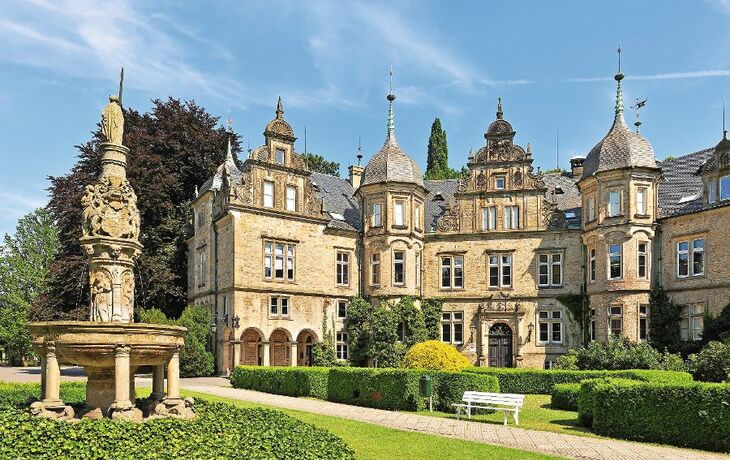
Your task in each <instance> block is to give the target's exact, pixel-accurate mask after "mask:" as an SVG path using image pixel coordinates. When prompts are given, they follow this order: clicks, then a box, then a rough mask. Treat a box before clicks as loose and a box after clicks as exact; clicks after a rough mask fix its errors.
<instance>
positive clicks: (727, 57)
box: [0, 0, 730, 233]
mask: <svg viewBox="0 0 730 460" xmlns="http://www.w3.org/2000/svg"><path fill="white" fill-rule="evenodd" d="M729 24H730V0H713V1H704V2H702V1H696V2H695V1H669V0H663V1H645V2H636V1H611V2H598V1H578V0H576V1H550V2H547V1H530V2H528V1H525V2H486V1H480V2H477V1H474V2H469V1H460V2H446V1H438V2H437V1H433V2H426V1H405V2H344V1H306V2H304V1H303V2H284V1H272V0H268V1H260V2H259V1H254V2H238V1H229V2H222V1H221V2H215V3H212V2H210V4H208V2H205V3H203V2H199V3H192V2H183V1H168V2H163V1H156V2H142V1H134V0H116V1H115V2H94V1H82V0H77V1H63V0H58V1H54V0H29V1H20V0H19V1H12V0H3V1H2V3H0V43H1V44H2V45H1V46H0V69H2V70H1V71H0V160H2V162H1V163H0V165H1V166H0V233H4V232H8V231H11V230H12V229H13V228H14V226H15V221H16V220H17V218H18V217H20V216H21V215H23V214H24V213H25V212H27V211H29V210H31V209H32V208H33V207H36V206H40V205H43V204H44V203H45V201H46V199H47V197H46V191H45V189H46V187H47V186H48V183H47V181H46V176H48V175H62V174H64V173H66V172H67V171H68V170H69V168H70V167H71V166H72V165H73V163H74V161H75V154H76V152H75V149H74V148H73V146H74V145H75V144H78V143H81V142H84V141H86V140H87V139H88V138H89V132H90V131H92V130H93V129H94V127H95V123H96V122H97V120H98V119H99V116H100V115H99V114H100V111H101V109H102V108H103V105H104V104H105V102H106V96H107V95H108V94H110V93H114V92H116V86H117V79H118V73H119V68H120V67H121V66H124V67H125V93H124V102H125V105H127V106H131V107H134V108H136V109H138V110H147V109H148V108H149V107H150V103H149V100H150V99H151V98H164V97H167V96H168V95H169V96H174V97H178V98H183V99H195V101H196V102H198V103H199V104H201V105H203V106H204V107H206V108H207V109H208V110H209V111H210V112H211V113H213V114H216V115H219V116H221V118H222V120H224V119H225V118H226V117H227V116H228V114H229V112H230V116H231V118H232V119H233V123H234V129H235V130H236V131H238V132H239V133H241V134H242V135H243V136H244V145H245V143H246V142H250V145H251V146H252V147H253V146H257V145H260V144H261V143H262V140H263V136H262V134H261V132H262V131H263V127H264V125H265V124H266V122H267V121H268V120H270V119H271V118H272V117H273V112H274V108H275V103H276V98H277V96H279V95H281V96H282V97H283V98H284V107H285V111H286V113H285V116H286V118H287V119H288V120H289V121H290V122H291V124H292V126H293V128H294V130H295V134H296V135H297V136H298V137H299V141H298V149H299V150H303V148H304V145H303V138H304V127H305V125H306V127H307V133H308V141H307V144H308V145H307V147H308V150H309V151H311V152H316V153H320V154H322V155H324V156H325V157H327V158H329V159H331V160H335V161H338V162H340V163H341V164H342V166H343V168H342V170H343V174H344V173H346V166H347V165H348V164H350V163H352V162H353V161H355V155H356V153H357V152H356V150H357V142H358V137H362V145H363V151H364V154H365V161H367V159H368V158H369V157H370V156H371V155H372V154H373V153H374V152H376V151H377V150H378V149H379V148H380V146H381V144H382V142H383V139H384V136H385V130H386V101H385V95H386V93H387V90H388V68H389V66H391V65H392V66H393V68H394V73H395V75H394V91H395V93H396V95H397V100H396V130H397V134H398V139H399V142H400V144H401V146H402V147H403V148H404V149H405V150H406V151H407V152H408V153H410V154H411V155H412V156H413V157H414V158H416V159H417V160H418V161H419V162H420V163H421V165H422V166H425V156H426V145H427V141H428V135H429V132H430V126H431V122H432V121H433V119H434V117H440V118H441V121H442V123H443V126H444V128H445V129H446V131H447V134H448V141H449V157H450V163H451V165H452V167H455V168H458V167H460V166H461V165H462V164H464V163H465V162H466V158H467V153H468V150H469V148H470V147H474V148H475V149H476V148H478V147H479V146H481V145H482V144H483V142H484V138H483V133H484V131H485V130H486V128H487V126H488V125H489V123H490V122H491V121H492V120H493V119H494V112H495V106H496V99H497V97H498V96H501V97H502V98H503V100H504V111H505V118H507V119H508V120H509V121H510V122H511V123H512V125H513V126H514V128H515V129H516V131H517V142H518V143H520V144H521V145H527V143H528V142H531V143H532V147H533V152H534V156H535V159H536V161H535V164H536V165H537V166H542V167H543V168H551V167H554V166H555V156H556V155H555V151H556V141H555V139H556V132H559V133H560V149H559V150H560V159H561V160H560V164H561V166H563V167H567V166H568V159H569V158H570V157H571V156H573V155H575V154H585V153H587V151H589V150H590V148H591V147H592V146H593V145H594V144H595V143H596V142H597V141H598V140H600V138H601V137H602V136H603V135H604V134H605V133H606V131H607V130H608V128H609V126H610V124H611V121H612V117H613V101H614V97H615V83H614V82H613V80H612V76H613V74H614V73H615V71H616V52H615V50H616V47H617V45H618V44H621V47H622V49H623V50H624V53H623V58H622V60H623V69H622V70H623V71H624V73H625V74H626V76H627V77H626V80H625V81H624V101H625V102H626V105H627V106H629V105H631V103H633V102H634V101H635V99H636V98H637V97H640V98H642V99H644V98H647V99H648V103H647V105H646V107H645V108H644V109H643V112H642V122H643V126H642V133H643V135H644V136H646V137H647V138H648V139H649V141H650V142H651V143H652V145H653V146H654V149H655V151H656V153H657V157H658V158H660V159H661V158H664V157H666V156H668V155H675V156H676V155H682V154H685V153H690V152H692V151H696V150H699V149H702V148H705V147H708V146H711V145H714V144H715V143H717V141H718V140H719V139H720V137H721V110H722V97H723V95H727V96H728V97H730V91H728V88H729V84H730V53H728V52H727V50H728V49H730V28H729V27H728V25H729ZM627 121H629V122H633V113H632V112H631V111H627ZM132 154H134V152H132Z"/></svg>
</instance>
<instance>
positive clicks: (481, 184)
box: [475, 171, 487, 190]
mask: <svg viewBox="0 0 730 460" xmlns="http://www.w3.org/2000/svg"><path fill="white" fill-rule="evenodd" d="M475 185H476V189H477V190H486V188H487V175H486V174H485V173H484V171H479V174H477V180H476V184H475Z"/></svg>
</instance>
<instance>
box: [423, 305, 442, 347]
mask: <svg viewBox="0 0 730 460" xmlns="http://www.w3.org/2000/svg"><path fill="white" fill-rule="evenodd" d="M443 304H444V302H443V301H442V300H440V299H423V300H421V310H422V311H423V322H424V323H425V325H426V333H427V334H428V339H430V340H438V339H439V338H440V337H441V310H442V307H443Z"/></svg>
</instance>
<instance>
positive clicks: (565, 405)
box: [550, 383, 580, 411]
mask: <svg viewBox="0 0 730 460" xmlns="http://www.w3.org/2000/svg"><path fill="white" fill-rule="evenodd" d="M579 392H580V383H558V384H557V385H555V386H554V387H553V391H552V393H551V395H550V406H552V407H553V408H554V409H561V410H571V411H577V410H578V393H579Z"/></svg>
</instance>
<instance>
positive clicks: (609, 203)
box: [606, 190, 622, 217]
mask: <svg viewBox="0 0 730 460" xmlns="http://www.w3.org/2000/svg"><path fill="white" fill-rule="evenodd" d="M614 195H615V196H616V197H617V199H616V203H615V204H616V206H617V209H616V213H614V209H613V205H614V203H613V200H612V197H613V196H614ZM607 198H608V199H607V200H606V203H607V206H606V213H607V215H608V217H620V216H621V215H622V213H621V191H620V190H609V191H608V197H607Z"/></svg>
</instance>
